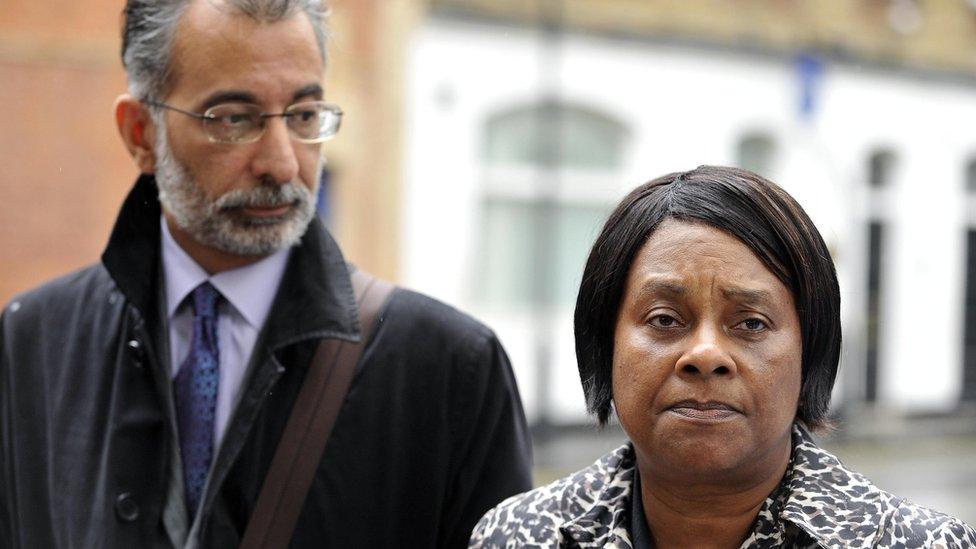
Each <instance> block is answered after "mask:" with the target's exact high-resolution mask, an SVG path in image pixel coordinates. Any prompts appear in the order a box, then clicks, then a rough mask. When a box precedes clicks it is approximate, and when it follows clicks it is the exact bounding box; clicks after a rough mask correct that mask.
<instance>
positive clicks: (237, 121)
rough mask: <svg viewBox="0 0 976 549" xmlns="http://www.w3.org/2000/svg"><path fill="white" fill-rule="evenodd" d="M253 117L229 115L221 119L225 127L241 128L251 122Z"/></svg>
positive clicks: (239, 114) (238, 114)
mask: <svg viewBox="0 0 976 549" xmlns="http://www.w3.org/2000/svg"><path fill="white" fill-rule="evenodd" d="M252 118H253V117H252V116H251V115H250V114H249V113H229V114H225V115H223V116H221V117H220V120H219V121H220V123H221V124H223V125H225V126H241V125H246V124H249V123H250V122H251V119H252Z"/></svg>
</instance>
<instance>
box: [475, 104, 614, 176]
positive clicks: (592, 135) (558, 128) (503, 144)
mask: <svg viewBox="0 0 976 549" xmlns="http://www.w3.org/2000/svg"><path fill="white" fill-rule="evenodd" d="M625 138H626V132H625V131H624V130H623V128H622V126H621V125H620V124H618V123H617V122H616V121H614V120H611V119H610V118H608V117H606V116H604V115H602V114H599V113H597V112H595V111H593V110H589V109H587V108H583V107H566V106H561V105H558V104H556V103H553V102H545V103H542V104H541V105H534V106H527V107H519V108H515V109H512V110H510V111H507V112H503V113H501V114H498V115H496V116H494V117H493V118H492V119H491V120H489V121H488V127H487V139H486V145H487V149H486V151H485V158H486V160H487V161H488V162H489V163H491V164H496V165H497V164H522V165H553V164H555V165H558V166H562V167H565V168H571V169H574V168H575V169H584V170H586V169H589V170H612V169H615V168H616V167H618V166H619V165H620V164H621V162H622V154H623V142H624V139H625ZM554 143H555V144H557V146H556V147H553V144H554Z"/></svg>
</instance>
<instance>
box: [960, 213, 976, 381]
mask: <svg viewBox="0 0 976 549" xmlns="http://www.w3.org/2000/svg"><path fill="white" fill-rule="evenodd" d="M964 306H965V313H964V315H965V319H966V320H965V326H964V327H963V384H962V399H963V400H976V230H973V229H969V231H967V233H966V295H965V301H964Z"/></svg>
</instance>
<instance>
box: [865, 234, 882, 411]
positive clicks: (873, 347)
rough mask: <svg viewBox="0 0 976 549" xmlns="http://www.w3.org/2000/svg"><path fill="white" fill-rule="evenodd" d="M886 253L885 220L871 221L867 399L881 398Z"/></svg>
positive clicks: (868, 285)
mask: <svg viewBox="0 0 976 549" xmlns="http://www.w3.org/2000/svg"><path fill="white" fill-rule="evenodd" d="M883 253H884V224H882V223H881V222H879V221H872V222H871V223H870V224H869V225H868V281H867V282H868V283H867V290H868V292H867V298H868V302H867V311H866V313H867V314H866V319H867V329H866V332H867V333H866V336H867V338H866V339H867V354H866V356H865V361H864V400H865V401H867V402H875V401H877V399H878V358H879V355H880V345H881V318H882V317H881V312H882V311H881V306H882V302H881V295H882V294H881V281H882V260H883V255H882V254H883Z"/></svg>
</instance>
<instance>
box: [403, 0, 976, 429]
mask: <svg viewBox="0 0 976 549" xmlns="http://www.w3.org/2000/svg"><path fill="white" fill-rule="evenodd" d="M410 59H411V66H410V67H408V74H409V75H410V77H409V79H408V90H407V91H408V94H407V105H406V112H407V119H406V120H405V128H406V131H405V134H406V143H405V151H406V156H405V158H406V178H405V186H404V189H403V211H402V220H403V222H402V232H401V239H402V240H401V243H400V250H401V253H402V255H401V258H400V265H401V281H402V283H404V284H405V285H406V286H409V287H413V288H416V289H418V290H420V291H423V292H426V293H429V294H431V295H434V296H437V297H439V298H440V299H443V300H445V301H447V302H448V303H452V304H454V305H456V306H458V307H459V308H462V309H464V310H466V311H469V312H471V313H473V314H474V315H475V316H477V317H479V318H480V319H482V320H483V321H485V322H487V323H488V324H489V325H490V326H491V327H492V328H494V329H495V330H496V332H497V333H498V334H499V336H500V337H501V339H502V342H503V343H504V345H505V347H506V349H507V350H508V352H509V354H510V357H511V359H512V363H513V366H514V368H515V371H516V375H517V377H518V381H519V384H520V388H521V391H522V395H523V399H524V401H525V404H526V411H527V413H528V415H529V417H530V420H538V419H541V418H544V419H545V420H546V421H547V422H550V423H555V424H580V423H586V422H588V421H589V420H588V419H587V417H586V415H585V411H584V404H583V396H582V391H581V389H580V384H579V376H578V373H577V370H576V361H575V352H574V347H573V329H572V316H573V307H574V305H575V297H576V289H577V287H578V284H579V276H580V273H581V271H582V265H583V261H584V260H585V257H586V254H587V253H588V251H589V246H590V245H591V244H592V242H593V240H594V239H595V238H596V235H597V233H598V232H599V229H600V227H601V225H602V222H603V220H604V219H605V216H606V215H607V214H608V213H609V211H610V209H611V208H612V207H613V206H614V205H615V204H616V202H617V201H618V200H619V199H620V198H621V197H622V196H623V195H624V194H625V193H626V192H628V191H629V190H630V189H632V188H633V187H635V186H636V185H638V184H640V183H642V182H644V181H647V180H649V179H651V178H653V177H657V176H659V175H663V174H665V173H668V172H673V171H683V170H688V169H692V168H694V167H696V166H698V165H701V164H725V165H742V166H744V167H747V168H750V169H755V170H756V171H758V172H760V173H761V174H762V175H765V176H767V177H769V178H770V179H772V180H773V181H775V182H777V183H778V184H780V185H781V186H783V187H784V188H785V189H786V190H787V191H789V192H790V193H791V194H792V195H793V196H794V197H795V198H796V199H797V200H798V201H799V202H800V203H801V204H802V205H803V206H804V208H805V209H806V210H807V212H808V213H809V214H810V215H811V217H812V218H813V219H814V221H815V222H816V224H817V226H818V227H819V228H820V230H821V232H822V234H823V235H824V238H825V240H826V241H827V243H828V246H829V247H830V249H831V252H832V253H833V256H834V260H835V262H836V265H837V269H838V275H839V277H840V283H841V296H842V305H843V321H844V338H845V344H844V349H843V356H842V363H841V374H840V377H839V379H838V384H837V388H836V390H835V402H834V404H835V407H839V408H844V407H850V409H861V407H862V406H863V405H865V404H867V405H870V406H872V407H874V408H875V409H881V410H885V411H891V412H894V413H896V414H903V413H943V412H950V411H952V410H954V409H956V408H957V407H958V406H959V405H960V404H961V403H962V402H964V401H969V400H971V399H974V398H976V387H974V383H976V295H974V294H976V290H974V289H973V285H974V284H976V257H974V256H976V131H974V130H973V129H972V126H971V125H970V124H967V123H966V121H969V120H976V86H974V85H973V84H972V83H967V82H958V81H952V80H950V79H948V78H941V79H925V78H922V77H921V76H920V75H917V74H914V75H913V74H904V73H899V72H895V71H890V70H881V69H874V68H868V69H865V68H863V67H858V66H854V65H850V64H835V63H831V62H829V61H827V62H825V63H824V64H823V65H822V67H819V66H814V68H813V70H809V71H806V72H804V71H802V70H800V69H799V68H798V67H799V66H800V64H799V63H798V62H796V61H795V60H794V59H791V58H788V57H786V56H776V55H771V54H763V53H749V52H745V51H738V52H727V51H722V50H720V49H718V48H709V47H703V46H695V45H682V44H676V43H661V42H652V41H637V40H624V39H616V38H609V37H597V36H590V35H582V34H573V33H567V34H561V35H559V36H553V35H546V34H545V33H544V32H542V31H539V30H535V29H530V28H523V27H517V26H505V25H501V24H489V23H479V22H472V21H463V20H457V19H448V18H437V17H433V18H431V19H429V20H428V21H427V22H425V23H424V25H423V26H422V27H421V28H420V29H419V30H418V32H417V34H416V36H415V37H414V42H413V47H412V50H411V53H410ZM820 69H822V70H820ZM804 74H806V75H807V76H808V77H809V78H810V80H808V82H809V84H807V85H804V84H803V82H804V79H803V77H802V75H804ZM804 90H806V91H807V92H808V94H809V97H812V104H811V105H810V106H808V107H807V108H804V107H801V104H802V96H803V93H804ZM545 120H557V121H558V122H556V123H547V122H545ZM967 296H968V299H967ZM967 304H968V305H967ZM967 311H968V316H967ZM967 333H969V347H968V349H969V350H967V344H966V341H967ZM967 364H968V366H967Z"/></svg>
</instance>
